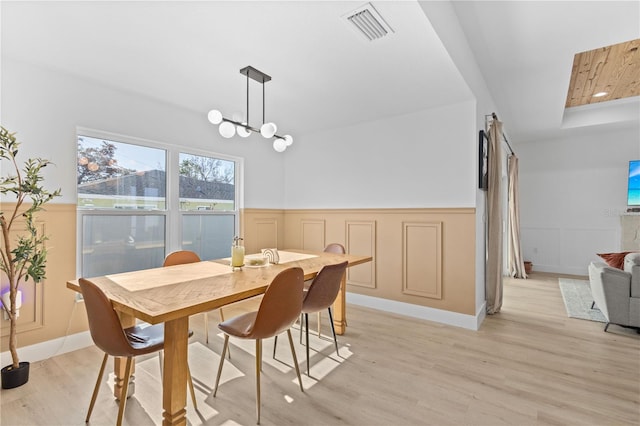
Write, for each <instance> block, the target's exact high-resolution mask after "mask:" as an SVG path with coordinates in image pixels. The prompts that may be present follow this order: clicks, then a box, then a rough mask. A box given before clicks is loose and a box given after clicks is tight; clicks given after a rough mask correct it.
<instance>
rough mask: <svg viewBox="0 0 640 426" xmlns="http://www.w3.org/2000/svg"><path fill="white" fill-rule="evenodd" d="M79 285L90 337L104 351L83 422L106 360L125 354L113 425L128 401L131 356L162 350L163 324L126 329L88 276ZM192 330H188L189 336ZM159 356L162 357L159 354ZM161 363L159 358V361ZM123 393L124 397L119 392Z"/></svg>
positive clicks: (92, 400)
mask: <svg viewBox="0 0 640 426" xmlns="http://www.w3.org/2000/svg"><path fill="white" fill-rule="evenodd" d="M79 283H80V289H81V291H82V296H83V299H84V304H85V307H86V309H87V319H88V321H89V331H90V333H91V338H92V339H93V342H94V343H95V345H96V346H97V347H98V348H100V349H101V350H102V351H104V358H103V359H102V365H101V366H100V372H99V373H98V380H96V386H95V388H94V389H93V394H92V396H91V403H90V404H89V411H88V412H87V417H86V419H85V422H87V423H88V422H89V418H90V417H91V412H92V411H93V406H94V405H95V402H96V398H97V397H98V392H99V391H100V382H101V381H102V376H103V375H104V369H105V366H106V364H107V359H108V358H109V355H111V356H114V357H123V358H124V357H126V358H127V362H126V365H125V373H124V380H123V382H122V383H123V385H122V390H121V394H120V395H121V397H120V405H119V409H118V418H117V420H116V425H118V426H120V425H121V424H122V418H123V416H124V408H125V405H126V403H127V398H126V395H127V392H128V391H129V380H130V379H131V369H132V366H133V357H135V356H138V355H145V354H149V353H153V352H158V353H159V354H160V355H161V354H162V350H163V349H164V324H156V325H146V326H140V325H136V326H134V327H129V328H126V329H123V328H122V325H121V324H120V319H119V318H118V314H117V313H116V311H115V309H113V306H112V305H111V301H110V300H109V298H107V296H106V295H105V294H104V292H103V291H102V290H101V289H100V288H99V287H98V286H96V285H95V284H94V283H92V282H91V281H89V280H86V279H84V278H80V279H79ZM192 334H193V333H192V332H191V331H189V336H191V335H192ZM160 359H161V360H162V358H160ZM160 365H161V367H162V361H161V362H160ZM188 370H189V366H188V365H187V372H188V378H189V390H190V391H191V399H192V400H193V406H194V407H195V409H196V410H197V409H198V406H197V403H196V396H195V392H194V389H193V381H192V379H191V373H190V372H189V371H188ZM122 395H124V397H123V396H122Z"/></svg>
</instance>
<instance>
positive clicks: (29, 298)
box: [0, 220, 48, 337]
mask: <svg viewBox="0 0 640 426" xmlns="http://www.w3.org/2000/svg"><path fill="white" fill-rule="evenodd" d="M16 223H17V222H16ZM36 224H37V225H36V227H37V229H38V233H39V234H40V235H47V234H46V231H47V227H46V226H45V224H44V222H42V221H40V220H37V221H36ZM14 226H15V227H14V228H13V229H12V230H11V234H10V238H13V239H14V240H17V239H18V237H19V236H20V235H22V234H24V233H26V232H27V228H26V227H25V226H21V227H18V226H17V225H14ZM45 246H48V244H47V242H45ZM5 283H7V280H6V278H5V275H4V273H3V276H2V284H3V286H2V292H4V291H6V290H8V287H6V288H5ZM44 285H46V279H45V280H42V281H41V282H39V283H35V282H33V280H32V279H29V280H28V281H23V282H21V283H20V287H19V290H20V291H21V292H22V300H23V303H22V306H21V307H20V316H19V317H18V333H24V332H26V331H30V330H36V329H38V328H42V327H44V310H43V308H44V304H43V303H42V299H43V296H44V291H43V286H44ZM0 318H2V337H6V336H8V335H9V320H5V319H4V313H3V314H0Z"/></svg>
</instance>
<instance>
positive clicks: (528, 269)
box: [524, 262, 533, 275]
mask: <svg viewBox="0 0 640 426" xmlns="http://www.w3.org/2000/svg"><path fill="white" fill-rule="evenodd" d="M532 271H533V263H531V262H524V272H525V274H527V275H529V274H530V273H531V272H532Z"/></svg>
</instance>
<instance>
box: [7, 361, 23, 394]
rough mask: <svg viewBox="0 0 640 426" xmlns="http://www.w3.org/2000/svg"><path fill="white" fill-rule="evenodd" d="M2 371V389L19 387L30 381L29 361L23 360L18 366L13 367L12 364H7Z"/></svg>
mask: <svg viewBox="0 0 640 426" xmlns="http://www.w3.org/2000/svg"><path fill="white" fill-rule="evenodd" d="M0 373H1V375H2V389H12V388H17V387H18V386H22V385H24V384H25V383H27V382H28V381H29V363H28V362H26V361H24V362H21V363H20V366H19V367H18V368H11V365H7V366H6V367H4V368H3V369H2V370H1V371H0Z"/></svg>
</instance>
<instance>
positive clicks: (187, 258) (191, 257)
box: [162, 250, 200, 266]
mask: <svg viewBox="0 0 640 426" xmlns="http://www.w3.org/2000/svg"><path fill="white" fill-rule="evenodd" d="M196 262H200V257H199V256H198V255H197V254H196V253H195V252H192V251H189V250H178V251H174V252H172V253H169V254H168V255H167V257H165V258H164V263H163V264H162V266H173V265H183V264H185V263H196Z"/></svg>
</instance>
